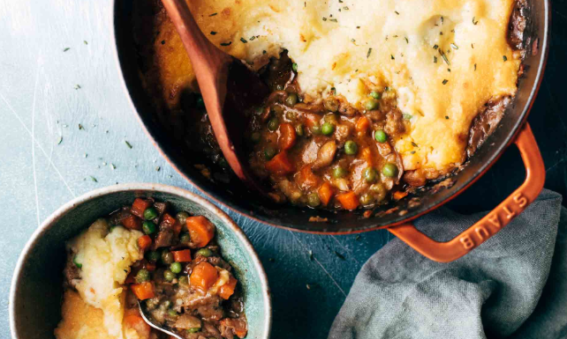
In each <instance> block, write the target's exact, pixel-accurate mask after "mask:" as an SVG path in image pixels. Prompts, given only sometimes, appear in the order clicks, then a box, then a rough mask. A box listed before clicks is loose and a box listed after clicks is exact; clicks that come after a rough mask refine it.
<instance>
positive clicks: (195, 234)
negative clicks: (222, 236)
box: [186, 215, 215, 247]
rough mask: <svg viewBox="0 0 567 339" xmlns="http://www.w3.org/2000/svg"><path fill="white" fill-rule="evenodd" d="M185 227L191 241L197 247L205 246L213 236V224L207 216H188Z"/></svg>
mask: <svg viewBox="0 0 567 339" xmlns="http://www.w3.org/2000/svg"><path fill="white" fill-rule="evenodd" d="M186 224H187V229H188V230H189V236H190V237H191V242H193V243H194V244H195V245H196V246H197V247H205V246H207V244H208V243H209V241H211V240H213V237H214V236H215V225H213V224H212V223H211V222H210V221H209V220H208V219H207V218H205V217H203V216H201V215H199V216H196V217H189V218H187V221H186Z"/></svg>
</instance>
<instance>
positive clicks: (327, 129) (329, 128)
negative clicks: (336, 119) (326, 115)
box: [321, 122, 335, 135]
mask: <svg viewBox="0 0 567 339" xmlns="http://www.w3.org/2000/svg"><path fill="white" fill-rule="evenodd" d="M334 131H335V126H334V125H333V124H330V123H328V122H326V123H324V124H323V126H321V133H323V134H324V135H331V134H333V132H334Z"/></svg>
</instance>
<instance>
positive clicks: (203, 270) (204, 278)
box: [189, 262, 219, 293]
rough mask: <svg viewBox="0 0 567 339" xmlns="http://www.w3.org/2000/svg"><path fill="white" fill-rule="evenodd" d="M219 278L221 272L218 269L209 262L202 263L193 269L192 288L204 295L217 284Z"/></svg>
mask: <svg viewBox="0 0 567 339" xmlns="http://www.w3.org/2000/svg"><path fill="white" fill-rule="evenodd" d="M218 278H219V272H218V271H217V269H216V268H214V266H213V265H211V264H209V263H208V262H202V263H199V264H198V265H197V266H195V267H194V268H193V272H191V277H190V279H189V281H190V282H191V286H193V287H195V288H197V289H198V290H200V291H201V292H203V293H204V292H207V291H208V290H209V288H211V286H213V285H214V284H215V282H216V281H217V279H218Z"/></svg>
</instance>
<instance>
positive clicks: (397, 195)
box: [394, 191, 408, 200]
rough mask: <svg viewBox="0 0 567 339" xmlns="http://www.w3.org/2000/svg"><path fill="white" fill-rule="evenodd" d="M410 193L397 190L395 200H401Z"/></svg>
mask: <svg viewBox="0 0 567 339" xmlns="http://www.w3.org/2000/svg"><path fill="white" fill-rule="evenodd" d="M407 195H408V192H402V191H396V192H394V200H401V199H403V198H405V197H406V196H407Z"/></svg>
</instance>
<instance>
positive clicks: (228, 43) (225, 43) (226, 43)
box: [220, 41, 232, 46]
mask: <svg viewBox="0 0 567 339" xmlns="http://www.w3.org/2000/svg"><path fill="white" fill-rule="evenodd" d="M230 44H232V41H229V42H223V43H221V44H220V45H221V46H230Z"/></svg>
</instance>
